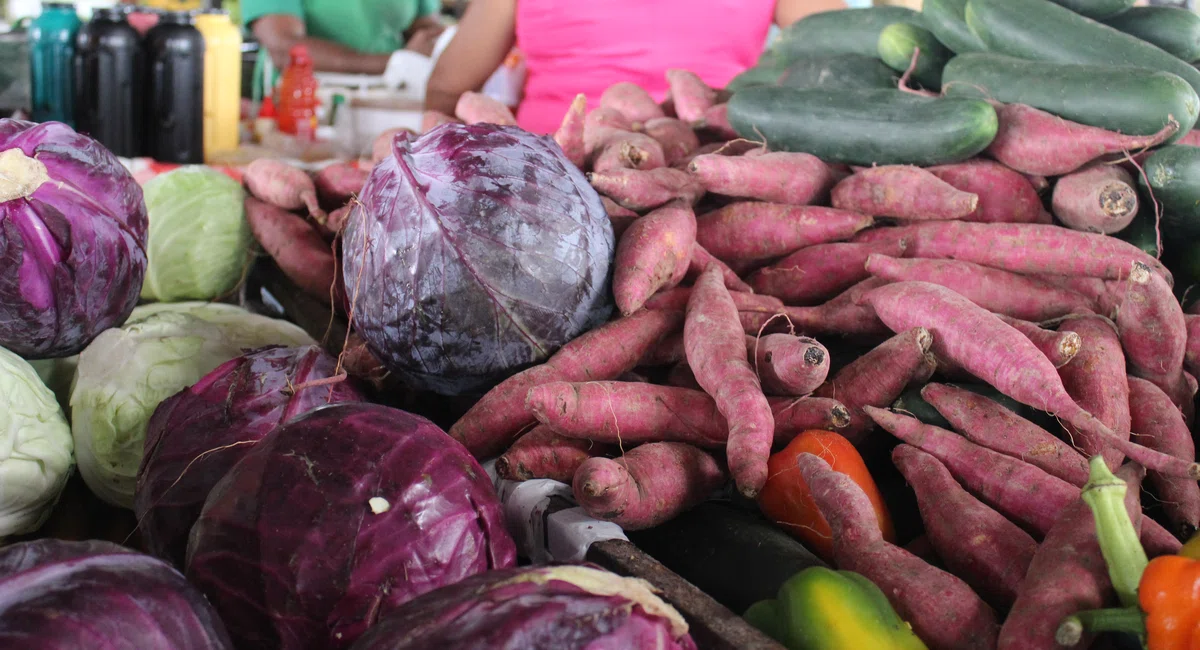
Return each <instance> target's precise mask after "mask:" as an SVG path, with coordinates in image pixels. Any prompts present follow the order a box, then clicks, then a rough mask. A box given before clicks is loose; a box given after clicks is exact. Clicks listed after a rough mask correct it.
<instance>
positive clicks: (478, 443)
mask: <svg viewBox="0 0 1200 650" xmlns="http://www.w3.org/2000/svg"><path fill="white" fill-rule="evenodd" d="M682 324H683V314H682V313H681V312H678V311H649V310H642V311H640V312H638V313H636V314H633V315H632V316H629V317H627V318H621V319H619V320H615V321H612V322H610V323H607V324H605V325H602V326H600V327H597V328H596V329H594V330H592V331H590V332H588V333H586V334H584V335H582V336H580V337H578V338H576V339H575V340H573V341H571V342H570V343H568V344H566V345H564V346H563V347H562V348H560V349H559V351H558V352H556V353H554V355H553V356H551V357H550V359H549V360H547V362H546V363H544V364H542V365H539V366H533V367H532V368H528V369H526V370H523V371H521V372H519V373H517V374H515V375H513V376H512V377H509V378H508V379H505V380H504V381H502V382H500V383H499V384H498V385H497V386H496V387H495V388H493V389H492V390H490V391H488V392H487V394H485V395H484V396H483V397H482V398H481V399H480V400H479V401H478V402H476V404H475V405H474V406H472V407H471V408H470V410H468V411H467V412H466V413H465V414H463V416H462V417H461V418H459V420H458V421H457V422H455V423H454V425H453V426H451V427H450V431H449V433H450V435H451V436H453V437H454V438H455V439H457V440H458V441H459V442H461V443H462V444H463V445H464V446H465V447H466V448H467V449H468V450H469V451H470V452H471V453H472V454H474V455H475V457H476V458H484V459H486V458H491V457H492V456H495V455H496V454H497V453H499V452H500V451H501V450H503V449H504V448H505V447H506V446H508V444H509V443H511V442H512V440H513V438H514V437H516V435H517V434H518V433H520V432H521V431H522V430H523V429H525V428H526V427H528V426H530V425H532V424H534V422H535V421H536V420H535V419H534V417H533V416H532V415H530V414H529V412H528V411H526V410H525V397H526V396H527V395H528V394H529V389H531V388H533V387H534V386H537V385H538V384H542V383H546V382H551V381H604V380H609V379H612V378H614V377H618V376H620V375H621V373H624V372H628V371H629V370H632V369H633V368H634V367H635V366H636V365H637V362H638V360H639V359H641V358H642V357H643V356H645V355H646V351H647V350H649V349H650V348H651V347H652V346H653V345H654V344H655V343H657V342H658V341H659V340H660V339H662V338H663V337H665V336H667V335H669V334H671V333H672V332H675V331H677V330H678V329H679V326H680V325H682Z"/></svg>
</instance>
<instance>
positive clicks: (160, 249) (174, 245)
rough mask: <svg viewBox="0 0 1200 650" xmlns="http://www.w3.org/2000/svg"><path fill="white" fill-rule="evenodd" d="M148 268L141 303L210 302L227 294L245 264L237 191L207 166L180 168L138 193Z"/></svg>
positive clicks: (246, 245) (246, 246) (245, 230)
mask: <svg viewBox="0 0 1200 650" xmlns="http://www.w3.org/2000/svg"><path fill="white" fill-rule="evenodd" d="M142 191H143V193H144V194H145V196H146V209H147V210H148V212H149V214H150V234H149V236H148V241H147V245H146V255H147V256H148V257H149V259H150V266H149V267H148V268H147V269H146V279H145V281H144V282H143V283H142V299H143V300H154V301H159V302H176V301H180V300H214V299H217V298H220V297H221V296H224V295H226V294H228V293H229V292H231V291H233V289H234V288H235V287H237V285H238V282H239V281H240V280H241V278H242V274H243V272H244V271H245V268H246V264H247V262H248V260H249V254H250V245H251V236H250V227H249V226H248V225H247V224H246V210H245V208H244V207H243V201H244V200H245V198H246V194H245V192H244V191H243V190H242V186H241V185H240V184H239V183H238V182H237V181H235V180H233V179H232V178H230V177H228V176H226V175H225V174H222V173H221V172H219V171H217V170H215V169H211V168H209V167H202V166H193V167H180V168H179V169H176V170H173V171H170V172H167V173H166V174H162V175H160V176H156V177H154V178H153V179H151V180H149V181H147V182H146V185H145V186H144V187H143V188H142Z"/></svg>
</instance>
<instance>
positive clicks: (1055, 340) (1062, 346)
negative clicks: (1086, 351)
mask: <svg viewBox="0 0 1200 650" xmlns="http://www.w3.org/2000/svg"><path fill="white" fill-rule="evenodd" d="M996 315H997V316H999V317H1000V320H1002V321H1004V322H1005V323H1006V324H1008V325H1009V326H1010V327H1012V328H1013V329H1015V330H1017V331H1018V332H1020V333H1022V334H1024V335H1025V337H1026V338H1028V339H1029V342H1030V343H1033V344H1034V345H1035V346H1037V349H1039V350H1041V351H1042V354H1044V355H1046V358H1047V359H1049V360H1050V363H1053V364H1054V367H1055V368H1061V367H1063V366H1065V365H1067V364H1068V363H1071V360H1072V359H1074V358H1075V355H1077V354H1079V350H1080V348H1082V347H1083V338H1082V337H1080V336H1079V334H1077V333H1075V332H1072V331H1069V330H1063V331H1061V332H1056V331H1054V330H1048V329H1045V328H1044V327H1042V326H1041V325H1038V324H1037V323H1030V322H1029V321H1026V320H1021V319H1020V318H1013V317H1011V316H1005V315H1004V314H996Z"/></svg>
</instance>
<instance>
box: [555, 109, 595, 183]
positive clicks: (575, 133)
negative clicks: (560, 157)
mask: <svg viewBox="0 0 1200 650" xmlns="http://www.w3.org/2000/svg"><path fill="white" fill-rule="evenodd" d="M585 119H587V96H586V95H583V94H579V95H576V96H575V99H574V101H572V102H571V106H570V108H568V109H567V113H566V114H565V115H563V120H562V124H560V125H559V127H558V130H557V131H555V132H554V141H555V142H557V143H558V146H559V148H560V149H562V151H563V153H564V154H566V156H567V160H570V161H571V164H573V165H575V166H576V167H579V168H581V169H582V168H583V166H584V164H585V163H586V162H587V149H586V148H585V147H584V145H583V122H584V120H585Z"/></svg>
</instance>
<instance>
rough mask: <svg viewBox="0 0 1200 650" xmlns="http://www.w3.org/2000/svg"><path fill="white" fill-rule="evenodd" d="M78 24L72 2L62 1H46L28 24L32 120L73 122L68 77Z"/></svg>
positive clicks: (72, 67) (70, 70)
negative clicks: (38, 14) (38, 13)
mask: <svg viewBox="0 0 1200 650" xmlns="http://www.w3.org/2000/svg"><path fill="white" fill-rule="evenodd" d="M79 25H80V22H79V16H78V15H77V14H76V13H75V5H72V4H65V3H49V4H46V5H45V8H44V9H43V10H42V15H40V16H38V17H37V18H36V19H35V20H34V21H33V22H32V23H31V24H30V25H29V81H30V85H31V88H30V90H31V92H32V103H33V115H32V117H33V121H35V122H51V121H54V122H65V123H67V124H70V125H71V126H75V111H74V107H73V101H72V94H73V92H74V91H73V87H74V86H73V83H72V79H71V77H72V74H73V70H74V63H73V62H72V57H74V55H75V35H76V33H77V32H78V31H79Z"/></svg>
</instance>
